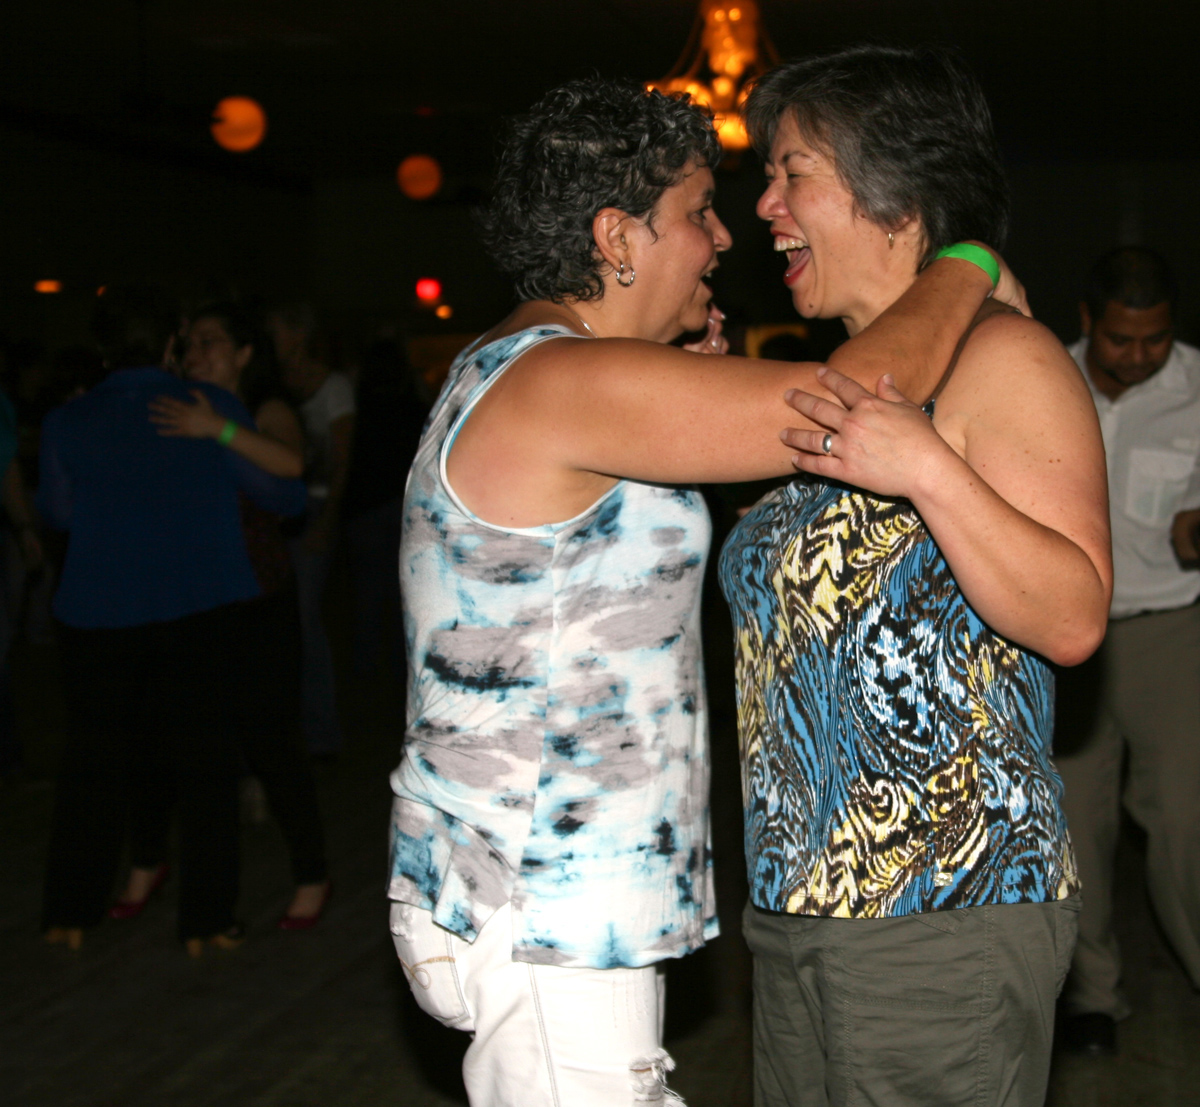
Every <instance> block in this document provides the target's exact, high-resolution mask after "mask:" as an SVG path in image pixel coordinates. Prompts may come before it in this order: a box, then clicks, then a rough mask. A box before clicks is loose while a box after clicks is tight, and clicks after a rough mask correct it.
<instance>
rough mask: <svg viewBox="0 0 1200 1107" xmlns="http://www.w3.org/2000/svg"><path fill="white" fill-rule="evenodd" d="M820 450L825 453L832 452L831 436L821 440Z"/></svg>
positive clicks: (828, 435)
mask: <svg viewBox="0 0 1200 1107" xmlns="http://www.w3.org/2000/svg"><path fill="white" fill-rule="evenodd" d="M821 449H822V450H824V451H825V453H830V452H832V450H833V435H832V434H827V435H826V436H825V437H824V438H822V439H821Z"/></svg>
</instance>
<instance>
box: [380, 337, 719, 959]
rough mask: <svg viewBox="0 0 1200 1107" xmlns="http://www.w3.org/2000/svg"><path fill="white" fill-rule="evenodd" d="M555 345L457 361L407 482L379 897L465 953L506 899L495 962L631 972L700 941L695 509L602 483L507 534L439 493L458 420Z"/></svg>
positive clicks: (710, 914)
mask: <svg viewBox="0 0 1200 1107" xmlns="http://www.w3.org/2000/svg"><path fill="white" fill-rule="evenodd" d="M571 333H572V332H570V331H569V330H567V329H566V328H562V327H554V326H547V327H538V328H533V329H530V330H525V331H521V332H519V333H517V334H515V335H511V336H509V337H506V338H502V339H499V340H498V341H495V342H492V343H490V344H488V345H485V346H481V347H478V348H468V349H467V350H465V351H464V352H463V353H462V354H460V355H459V357H458V359H457V361H456V362H455V363H454V365H453V366H452V367H451V370H450V376H449V378H448V380H447V382H446V385H445V387H444V388H443V390H442V393H441V396H440V397H439V398H438V402H437V404H436V405H435V407H434V410H433V412H432V414H431V415H430V422H429V425H428V427H427V429H426V431H425V434H424V436H423V438H422V440H421V445H420V448H419V449H418V452H417V456H416V460H415V461H414V463H413V467H412V471H411V474H410V476H409V482H408V490H407V493H406V495H405V501H404V536H403V540H402V543H401V549H400V578H401V585H402V588H403V592H404V604H405V630H406V634H407V639H408V665H409V680H408V729H407V733H406V740H405V747H404V755H403V759H402V760H401V762H400V766H399V768H397V769H396V771H395V772H394V773H393V774H392V788H393V791H394V792H395V795H396V799H395V802H394V806H393V818H392V850H391V884H390V895H391V898H393V899H396V900H400V901H402V902H405V903H411V904H415V905H417V906H419V907H423V908H426V909H428V910H431V911H432V912H433V916H434V919H435V921H436V922H438V923H439V924H441V925H442V926H444V927H446V928H447V929H449V930H451V931H453V932H454V933H455V934H458V935H459V936H461V937H463V938H465V939H467V940H468V941H470V940H472V939H474V937H475V935H476V934H477V933H478V932H479V930H480V928H481V927H482V926H483V925H484V923H485V922H487V920H488V918H489V917H490V916H491V915H492V913H493V912H494V911H495V910H496V908H497V907H499V906H501V905H502V904H504V903H505V902H507V901H511V903H512V919H513V957H514V958H515V959H516V960H519V961H527V962H535V963H540V964H551V965H571V966H590V967H597V968H610V967H615V966H627V967H636V966H641V965H646V964H650V963H652V962H655V961H659V960H662V959H664V958H668V957H678V956H681V955H683V954H685V953H687V952H689V951H690V950H693V949H695V948H696V947H698V946H700V945H702V944H703V942H704V940H705V939H706V938H709V937H712V936H713V935H715V934H716V932H717V927H716V910H715V899H714V896H713V888H712V871H711V860H710V858H711V849H710V845H709V832H708V756H707V719H706V708H705V698H704V679H703V670H702V662H701V653H700V619H699V616H700V607H699V605H700V586H701V582H702V579H703V576H704V564H705V560H706V557H707V553H708V546H709V542H710V538H711V531H710V524H709V519H708V513H707V511H706V509H705V507H704V503H703V500H702V499H701V497H700V495H699V494H698V493H697V492H695V491H690V490H685V489H678V488H664V487H657V486H654V485H648V484H639V483H636V482H634V481H621V482H620V483H618V484H617V485H615V486H614V487H613V488H612V489H611V490H610V491H609V492H608V493H607V494H605V495H604V496H602V497H601V498H600V499H599V500H598V501H597V502H596V503H595V504H593V505H592V506H591V507H590V508H588V510H587V511H585V512H583V514H582V515H580V516H578V517H577V518H574V519H571V520H568V521H567V522H563V523H556V524H553V525H547V526H538V527H527V528H508V527H501V526H496V525H494V524H491V523H486V522H484V521H483V520H481V519H479V518H478V517H476V516H475V515H473V514H472V513H471V512H470V511H469V510H468V509H467V508H466V507H465V506H464V505H463V504H462V503H461V502H460V501H459V499H458V498H457V496H456V495H455V494H454V491H453V490H452V489H451V488H450V486H449V482H448V481H447V478H446V457H447V455H448V453H449V449H450V446H451V445H452V444H453V441H454V438H455V435H456V434H457V433H458V431H459V429H460V428H461V426H462V425H463V423H464V422H465V420H466V419H467V417H468V416H469V414H470V411H471V408H472V405H473V404H474V403H475V402H476V401H477V400H478V399H479V398H480V396H482V395H483V393H484V392H485V391H486V390H487V388H488V387H489V386H490V385H491V384H493V383H494V382H495V381H496V380H497V379H498V378H499V377H500V375H501V374H502V373H503V372H504V371H505V370H506V369H507V368H508V366H509V365H511V364H512V362H513V361H514V360H515V359H516V358H517V357H518V356H519V355H521V354H522V353H524V352H525V351H526V350H528V349H529V348H530V347H531V346H533V345H535V344H536V343H539V342H543V341H546V340H548V339H554V338H557V337H560V336H562V335H570V334H571Z"/></svg>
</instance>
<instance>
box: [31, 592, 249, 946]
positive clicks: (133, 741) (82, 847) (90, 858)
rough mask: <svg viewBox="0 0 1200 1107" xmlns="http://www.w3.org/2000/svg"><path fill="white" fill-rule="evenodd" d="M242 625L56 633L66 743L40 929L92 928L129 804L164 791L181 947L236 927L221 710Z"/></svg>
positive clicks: (231, 792) (233, 776)
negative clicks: (170, 805) (174, 851)
mask: <svg viewBox="0 0 1200 1107" xmlns="http://www.w3.org/2000/svg"><path fill="white" fill-rule="evenodd" d="M239 614H240V613H239V610H238V605H228V606H225V607H219V608H216V609H214V610H212V611H205V612H201V613H200V614H197V615H189V616H186V617H184V618H182V619H176V620H173V621H171V622H167V623H153V624H150V625H147V626H140V627H122V628H118V629H99V630H81V629H78V628H74V627H63V628H61V629H62V635H61V639H60V641H61V643H62V662H63V676H64V681H65V685H66V692H67V707H68V734H67V741H66V746H65V748H64V750H63V763H62V770H61V772H60V774H59V782H58V792H57V796H56V802H55V812H54V824H53V829H52V832H51V838H50V852H49V859H48V862H47V866H46V887H45V895H44V901H43V918H42V921H43V925H44V926H46V927H51V926H68V927H86V926H94V925H95V924H96V923H98V922H99V921H100V919H101V917H102V916H103V913H104V909H105V906H106V904H107V902H108V898H109V896H110V894H111V892H112V887H113V882H114V880H115V878H116V871H117V866H118V864H119V861H120V854H121V846H122V844H123V842H124V836H125V831H126V825H127V814H128V811H129V803H130V800H131V798H132V799H133V800H134V802H138V801H139V800H140V799H141V798H144V796H145V792H144V789H147V788H149V789H150V790H151V792H153V790H154V789H155V788H163V787H164V785H165V786H166V787H168V788H170V789H172V794H173V796H174V798H175V801H176V803H177V805H178V810H179V936H180V938H182V939H186V938H195V937H207V936H209V935H211V934H215V933H217V932H218V931H221V930H225V929H227V928H228V927H230V926H232V925H233V921H234V915H233V910H234V903H235V901H236V899H237V880H238V852H237V851H238V811H237V787H236V785H237V773H238V758H237V754H236V746H235V742H234V740H233V736H232V733H231V727H230V725H229V718H230V713H229V709H228V707H229V692H230V689H231V688H232V687H233V684H232V681H233V674H234V673H235V671H236V670H235V667H234V665H233V660H234V658H235V656H236V654H235V650H234V648H233V647H234V643H235V642H236V641H237V636H238V634H239V632H240V618H239ZM135 860H137V858H136V857H135Z"/></svg>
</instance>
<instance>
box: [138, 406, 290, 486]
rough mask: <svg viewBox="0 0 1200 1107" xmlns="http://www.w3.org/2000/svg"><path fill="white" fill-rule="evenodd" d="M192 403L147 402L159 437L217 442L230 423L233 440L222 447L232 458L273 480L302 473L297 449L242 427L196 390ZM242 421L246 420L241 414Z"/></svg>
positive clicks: (151, 419) (272, 437) (268, 435)
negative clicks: (233, 456)
mask: <svg viewBox="0 0 1200 1107" xmlns="http://www.w3.org/2000/svg"><path fill="white" fill-rule="evenodd" d="M191 394H192V402H191V403H189V402H188V401H187V400H181V399H179V398H178V397H175V396H167V395H163V396H158V397H156V398H155V399H153V400H151V401H150V421H151V422H152V423H154V425H155V426H156V427H157V428H158V433H159V434H161V435H165V436H167V437H174V438H180V437H182V438H213V439H218V440H219V439H220V436H221V435H222V434H223V433H225V432H226V430H227V426H228V424H229V423H231V422H232V423H233V424H234V425H235V428H236V429H235V430H234V431H233V437H232V438H229V439H228V440H227V441H226V442H225V445H226V446H228V447H229V449H231V450H232V451H233V452H234V453H235V454H238V455H240V456H241V457H244V458H245V459H246V460H247V461H249V462H250V463H251V464H253V465H257V466H258V467H259V468H260V469H263V470H265V471H266V472H268V473H270V474H271V475H272V476H273V477H285V478H295V477H299V476H300V475H301V474H302V473H303V471H304V457H303V455H302V454H301V452H300V450H299V448H296V447H293V446H290V445H288V444H286V443H285V442H283V441H281V440H280V439H278V438H276V437H275V436H273V435H271V434H263V433H261V432H260V431H257V430H252V429H251V428H250V427H247V426H243V425H242V424H241V423H240V422H238V420H236V419H230V418H227V416H226V415H225V414H224V413H223V412H220V411H217V410H216V408H214V407H213V403H212V400H211V399H210V398H209V396H208V395H207V394H206V393H205V392H204V391H203V390H202V389H199V388H193V389H191ZM241 418H245V415H244V414H243V415H242V416H241Z"/></svg>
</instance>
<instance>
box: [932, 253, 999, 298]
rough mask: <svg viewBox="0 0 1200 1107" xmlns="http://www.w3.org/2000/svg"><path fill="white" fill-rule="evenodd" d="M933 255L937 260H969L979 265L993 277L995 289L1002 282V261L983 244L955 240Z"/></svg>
mask: <svg viewBox="0 0 1200 1107" xmlns="http://www.w3.org/2000/svg"><path fill="white" fill-rule="evenodd" d="M933 257H934V260H935V261H936V260H937V259H938V258H957V259H958V260H959V261H969V262H970V263H971V264H972V265H977V266H979V268H980V269H982V270H983V271H984V272H985V273H986V274H987V275H988V276H989V277H990V278H991V281H992V288H993V289H994V288H995V287H996V285H998V284H999V283H1000V263H999V262H998V261H997V260H996V259H995V258H994V257H992V255H991V254H990V253H988V251H987V250H985V249H984V248H983V247H982V246H975V245H972V244H971V243H970V242H955V243H954V244H953V245H952V246H946V247H944V248H943V249H941V250H939V251H938V252H937V253H936V254H934V255H933Z"/></svg>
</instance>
